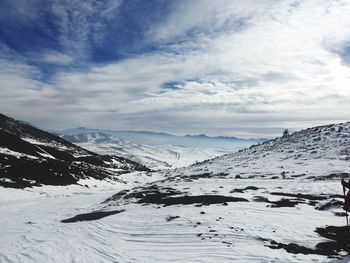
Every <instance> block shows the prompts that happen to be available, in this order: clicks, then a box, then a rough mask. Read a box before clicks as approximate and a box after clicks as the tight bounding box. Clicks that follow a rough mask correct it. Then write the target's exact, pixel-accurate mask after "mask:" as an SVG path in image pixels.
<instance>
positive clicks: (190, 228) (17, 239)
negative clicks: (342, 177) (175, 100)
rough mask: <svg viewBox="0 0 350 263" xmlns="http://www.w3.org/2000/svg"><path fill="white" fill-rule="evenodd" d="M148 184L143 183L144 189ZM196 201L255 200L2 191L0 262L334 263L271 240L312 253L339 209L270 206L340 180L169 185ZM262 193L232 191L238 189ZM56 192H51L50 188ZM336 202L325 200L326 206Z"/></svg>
mask: <svg viewBox="0 0 350 263" xmlns="http://www.w3.org/2000/svg"><path fill="white" fill-rule="evenodd" d="M140 185H141V184H140ZM159 185H160V186H166V187H173V188H174V189H177V190H180V191H181V192H191V195H201V194H215V195H224V196H235V197H241V198H245V199H247V200H248V201H249V202H227V205H223V204H222V203H219V204H211V205H204V206H196V205H194V204H191V205H169V206H163V205H158V204H146V205H145V204H143V203H134V202H125V201H121V202H118V201H110V202H107V203H104V204H101V202H103V201H104V200H106V199H107V198H109V197H111V196H112V195H113V194H115V193H116V192H118V191H120V190H122V189H126V188H127V187H126V186H125V185H120V184H115V185H112V184H105V185H99V186H98V187H96V188H94V187H92V189H88V188H85V187H79V186H69V187H64V188H63V187H44V188H34V189H28V190H14V189H11V190H10V189H4V188H1V190H0V193H1V205H0V213H1V215H2V216H1V224H0V233H1V239H0V262H171V261H174V262H232V261H237V262H311V261H314V262H328V261H330V259H329V258H328V257H326V256H321V255H312V254H311V255H303V254H293V253H288V252H287V251H285V250H284V249H278V250H277V249H271V248H269V247H267V245H270V241H276V242H281V243H283V244H284V243H285V244H289V243H297V244H299V245H302V246H306V247H311V248H312V247H314V246H315V245H316V244H318V243H320V242H323V241H326V239H324V238H322V237H320V236H319V235H318V234H317V233H315V232H314V231H315V229H316V227H324V226H325V225H335V226H341V225H344V224H345V218H344V217H339V216H335V215H334V212H340V211H341V210H340V208H339V207H338V208H335V209H331V210H326V211H320V210H317V209H315V206H312V205H310V204H308V202H305V203H301V204H297V205H296V207H271V206H272V204H271V203H267V202H264V201H260V202H259V201H254V200H258V199H257V197H256V196H260V197H266V198H268V199H269V201H271V202H272V201H276V200H280V199H281V196H276V195H271V192H283V193H303V194H316V195H319V194H320V193H322V194H324V195H329V194H332V195H333V194H341V187H340V185H339V182H338V181H336V182H325V181H319V182H310V181H305V182H303V181H290V180H276V181H274V183H273V184H272V183H271V182H270V181H269V180H266V179H265V180H261V179H247V180H242V179H241V180H239V179H229V180H228V179H220V178H216V179H214V178H201V179H199V180H194V181H193V182H187V183H186V184H179V182H176V181H173V182H168V181H166V182H162V183H160V184H159ZM247 186H256V187H258V188H259V189H257V190H245V191H243V193H239V192H234V193H233V194H232V193H230V192H231V191H232V190H234V189H235V188H237V189H244V188H246V187H247ZM50 188H51V189H50ZM327 201H329V200H325V201H321V203H325V202H327ZM99 209H104V210H105V209H107V210H109V211H111V210H125V211H124V212H121V213H118V214H115V215H111V216H108V217H105V218H101V219H99V220H94V221H85V222H84V221H82V222H75V223H62V222H61V220H63V219H67V218H71V217H74V216H76V215H77V214H82V213H89V212H91V211H95V210H99Z"/></svg>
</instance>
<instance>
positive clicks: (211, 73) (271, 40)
mask: <svg viewBox="0 0 350 263" xmlns="http://www.w3.org/2000/svg"><path fill="white" fill-rule="evenodd" d="M349 13H350V3H349V2H348V1H345V0H344V1H341V0H339V1H329V0H327V1H326V0H324V1H322V0H321V1H312V0H305V1H300V0H289V1H272V0H264V1H253V0H247V1H235V0H217V1H210V0H196V1H190V0H187V1H186V0H178V1H170V0H167V1H166V0H147V1H144V0H128V1H126V0H100V1H92V0H91V1H77V0H73V1H68V0H51V1H50V0H46V1H41V0H36V1H34V0H32V1H30V0H29V1H20V0H11V1H10V0H3V1H1V2H0V78H1V83H0V92H1V96H0V112H3V113H5V114H8V115H11V116H13V117H16V118H20V119H23V120H26V121H31V122H33V123H34V124H36V125H38V126H40V127H43V128H46V129H58V130H59V129H64V128H69V127H76V126H87V127H96V128H108V129H116V130H153V131H165V132H171V133H176V134H188V133H190V134H194V133H207V134H210V135H235V136H242V137H259V136H264V137H265V136H275V135H277V134H279V133H280V131H281V130H283V129H284V128H289V129H292V130H294V129H301V128H305V127H309V126H314V125H319V124H326V123H333V122H339V121H345V120H347V119H348V112H350V105H349V101H350V90H349V87H350V69H349V63H350V59H349V57H350V19H349V18H348V14H349Z"/></svg>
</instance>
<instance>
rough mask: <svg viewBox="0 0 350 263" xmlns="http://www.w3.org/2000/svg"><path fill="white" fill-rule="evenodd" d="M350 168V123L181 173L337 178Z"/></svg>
mask: <svg viewBox="0 0 350 263" xmlns="http://www.w3.org/2000/svg"><path fill="white" fill-rule="evenodd" d="M349 169H350V123H349V122H347V123H342V124H335V125H327V126H320V127H315V128H310V129H306V130H302V131H299V132H295V133H293V134H291V135H288V136H284V137H279V138H276V139H274V140H270V141H267V142H264V143H261V144H257V145H253V146H251V147H249V148H247V149H243V150H240V151H238V152H236V153H232V154H227V155H224V156H221V157H218V158H214V159H212V160H208V161H204V162H202V163H200V164H196V165H193V166H191V167H189V168H186V169H182V170H178V171H177V174H197V173H198V174H200V173H204V172H205V173H213V174H217V173H225V174H227V175H229V176H233V177H239V178H252V177H261V178H276V177H278V178H282V179H283V178H287V179H292V178H296V177H302V178H309V179H311V178H315V179H317V180H320V179H322V178H323V177H327V176H328V177H336V174H338V176H340V174H341V173H344V172H345V173H347V172H349Z"/></svg>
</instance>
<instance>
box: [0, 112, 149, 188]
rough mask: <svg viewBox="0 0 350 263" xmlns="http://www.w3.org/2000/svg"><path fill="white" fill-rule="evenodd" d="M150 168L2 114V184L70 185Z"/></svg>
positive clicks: (0, 146)
mask: <svg viewBox="0 0 350 263" xmlns="http://www.w3.org/2000/svg"><path fill="white" fill-rule="evenodd" d="M142 170H148V169H147V168H146V167H144V166H142V165H140V164H138V163H136V162H133V161H130V160H127V159H125V158H121V157H118V156H110V155H99V154H96V153H93V152H91V151H88V150H85V149H83V148H81V147H79V146H76V145H74V144H72V143H70V142H68V141H66V140H64V139H62V138H60V137H58V136H56V135H54V134H51V133H48V132H45V131H42V130H40V129H38V128H35V127H33V126H31V125H30V124H27V123H23V122H20V121H16V120H14V119H12V118H9V117H7V116H5V115H2V114H0V185H1V186H5V187H16V188H23V187H28V186H33V185H41V184H46V185H68V184H74V183H77V182H78V181H79V179H82V178H89V177H90V178H95V179H112V180H118V179H117V177H118V175H119V174H122V173H128V172H133V171H142Z"/></svg>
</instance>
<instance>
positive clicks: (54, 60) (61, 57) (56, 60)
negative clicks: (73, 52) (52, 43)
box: [42, 52, 73, 65]
mask: <svg viewBox="0 0 350 263" xmlns="http://www.w3.org/2000/svg"><path fill="white" fill-rule="evenodd" d="M72 61H73V58H72V57H71V56H68V55H66V54H62V53H59V52H49V53H46V54H45V55H44V57H43V58H42V62H44V63H48V64H56V65H67V64H69V63H71V62H72Z"/></svg>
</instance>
